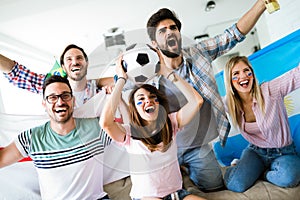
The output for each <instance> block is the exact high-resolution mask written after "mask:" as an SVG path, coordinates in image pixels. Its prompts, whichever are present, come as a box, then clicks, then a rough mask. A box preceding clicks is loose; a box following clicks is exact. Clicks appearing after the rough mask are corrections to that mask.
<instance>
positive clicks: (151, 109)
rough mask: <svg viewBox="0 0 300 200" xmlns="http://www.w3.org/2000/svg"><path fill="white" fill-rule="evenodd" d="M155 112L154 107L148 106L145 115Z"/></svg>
mask: <svg viewBox="0 0 300 200" xmlns="http://www.w3.org/2000/svg"><path fill="white" fill-rule="evenodd" d="M154 110H155V107H154V106H149V107H147V108H146V109H145V111H146V113H153V112H154Z"/></svg>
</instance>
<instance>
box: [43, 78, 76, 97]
mask: <svg viewBox="0 0 300 200" xmlns="http://www.w3.org/2000/svg"><path fill="white" fill-rule="evenodd" d="M52 83H65V84H67V85H68V87H69V88H70V91H71V94H72V93H73V92H72V88H71V85H70V82H69V80H68V79H67V78H65V77H61V76H58V75H52V76H50V77H49V78H46V79H45V81H44V84H43V97H44V95H45V90H46V88H47V86H48V85H50V84H52Z"/></svg>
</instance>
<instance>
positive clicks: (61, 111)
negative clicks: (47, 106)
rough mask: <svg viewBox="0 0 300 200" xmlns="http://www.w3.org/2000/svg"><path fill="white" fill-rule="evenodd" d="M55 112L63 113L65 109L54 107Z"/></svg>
mask: <svg viewBox="0 0 300 200" xmlns="http://www.w3.org/2000/svg"><path fill="white" fill-rule="evenodd" d="M54 111H55V112H56V113H65V112H67V109H65V108H59V109H56V110H54Z"/></svg>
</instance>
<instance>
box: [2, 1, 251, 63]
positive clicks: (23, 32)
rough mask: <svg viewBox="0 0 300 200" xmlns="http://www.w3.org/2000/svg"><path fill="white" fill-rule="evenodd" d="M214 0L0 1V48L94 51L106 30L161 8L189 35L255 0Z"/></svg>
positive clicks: (139, 23) (140, 24)
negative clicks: (209, 5) (211, 2)
mask: <svg viewBox="0 0 300 200" xmlns="http://www.w3.org/2000/svg"><path fill="white" fill-rule="evenodd" d="M215 2H216V8H215V9H214V10H212V11H211V12H205V10H204V9H205V5H206V3H207V0H151V1H149V0H127V1H126V0H106V1H104V0H84V1H82V0H26V1H24V0H0V53H1V52H2V53H3V54H4V53H7V52H12V51H13V52H14V53H15V54H18V53H20V54H22V53H23V54H24V55H28V56H29V54H31V55H30V56H32V57H33V58H36V59H40V60H41V61H45V60H49V59H50V58H53V56H56V57H57V58H59V56H60V54H61V52H62V51H63V49H64V48H65V47H66V46H67V45H68V44H71V43H74V44H77V45H79V46H81V47H83V48H84V49H85V51H86V52H87V53H88V54H93V53H94V54H95V52H96V51H97V49H98V50H99V47H101V45H102V46H103V45H104V44H103V43H104V42H103V41H104V37H103V34H105V33H106V32H107V31H108V30H109V29H111V28H113V27H120V28H121V29H123V30H124V31H125V32H132V31H135V30H144V28H145V26H146V23H147V20H148V18H149V16H150V15H151V14H153V13H154V12H156V11H157V10H158V9H160V8H162V7H167V8H170V9H171V10H174V11H175V12H176V13H177V15H178V17H179V19H180V20H181V21H182V23H183V27H182V34H183V35H184V36H186V37H187V38H191V39H192V38H193V37H194V36H196V35H200V34H204V33H206V29H207V28H208V27H209V26H212V25H216V24H220V23H224V22H228V21H232V20H236V19H238V18H239V17H241V16H242V14H244V13H245V12H246V11H247V10H248V9H249V8H250V7H251V6H252V5H253V4H254V2H255V0H242V1H237V0H215ZM132 39H133V40H135V39H137V38H132ZM101 48H102V47H101ZM26 52H27V54H26ZM32 54H33V55H32ZM99 56H100V55H99ZM49 62H50V63H52V60H51V61H49Z"/></svg>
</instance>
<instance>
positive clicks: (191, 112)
mask: <svg viewBox="0 0 300 200" xmlns="http://www.w3.org/2000/svg"><path fill="white" fill-rule="evenodd" d="M159 55H160V56H161V53H160V52H159ZM161 58H162V57H161ZM160 60H161V65H160V66H161V68H160V74H161V75H163V76H164V77H166V78H167V79H169V80H170V81H172V82H173V83H174V85H175V86H176V87H177V88H178V89H179V90H180V91H181V92H182V93H183V95H184V96H185V98H186V99H187V100H188V102H187V103H186V104H185V105H184V106H183V107H182V108H181V109H180V110H179V111H178V112H177V121H178V127H179V128H180V127H183V126H185V125H186V124H188V123H189V122H190V121H191V120H192V119H193V117H194V116H195V114H196V113H197V112H198V111H199V109H200V108H201V106H202V104H203V98H202V96H201V95H200V94H199V93H198V92H197V91H196V90H195V89H194V88H193V87H192V86H191V85H190V84H188V83H187V82H186V81H185V80H183V79H182V78H181V77H180V76H178V75H177V74H176V73H175V72H174V71H171V70H170V69H169V68H168V67H166V65H165V64H164V62H163V59H160Z"/></svg>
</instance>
